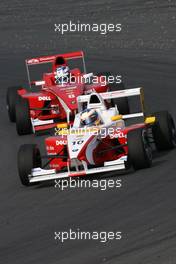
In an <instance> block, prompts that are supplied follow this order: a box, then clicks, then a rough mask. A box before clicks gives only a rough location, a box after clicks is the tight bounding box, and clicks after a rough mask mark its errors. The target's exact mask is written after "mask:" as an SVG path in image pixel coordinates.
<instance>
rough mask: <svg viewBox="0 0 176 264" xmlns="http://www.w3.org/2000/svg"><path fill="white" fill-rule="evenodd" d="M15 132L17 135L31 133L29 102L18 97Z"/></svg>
mask: <svg viewBox="0 0 176 264" xmlns="http://www.w3.org/2000/svg"><path fill="white" fill-rule="evenodd" d="M16 130H17V133H18V135H27V134H31V133H32V124H31V119H30V109H29V102H28V100H27V99H25V98H22V97H19V98H18V100H17V103H16Z"/></svg>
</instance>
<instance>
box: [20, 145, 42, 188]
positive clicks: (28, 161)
mask: <svg viewBox="0 0 176 264" xmlns="http://www.w3.org/2000/svg"><path fill="white" fill-rule="evenodd" d="M41 165H42V162H41V156H40V150H39V148H38V147H37V145H35V144H25V145H22V146H21V147H20V149H19V151H18V172H19V177H20V180H21V183H22V184H23V185H25V186H29V185H31V183H30V181H29V174H30V173H31V171H32V169H33V168H38V167H41Z"/></svg>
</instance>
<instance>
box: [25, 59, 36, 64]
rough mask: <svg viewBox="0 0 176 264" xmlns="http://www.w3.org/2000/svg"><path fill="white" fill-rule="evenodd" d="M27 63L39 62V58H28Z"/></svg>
mask: <svg viewBox="0 0 176 264" xmlns="http://www.w3.org/2000/svg"><path fill="white" fill-rule="evenodd" d="M27 63H28V64H33V63H39V60H38V59H30V60H27Z"/></svg>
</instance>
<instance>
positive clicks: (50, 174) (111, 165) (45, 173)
mask: <svg viewBox="0 0 176 264" xmlns="http://www.w3.org/2000/svg"><path fill="white" fill-rule="evenodd" d="M125 161H127V156H123V157H121V158H119V159H117V160H113V161H108V162H105V163H104V166H103V167H96V168H91V169H88V168H86V167H85V168H84V170H80V171H74V172H73V171H72V172H71V171H69V169H68V171H66V172H59V173H57V172H56V170H55V169H47V170H44V169H41V168H34V169H33V170H32V172H31V174H30V175H29V181H30V182H31V183H32V182H42V181H48V180H55V179H62V178H67V177H82V176H86V175H90V174H97V173H104V172H109V171H116V170H123V169H125V168H126V167H125Z"/></svg>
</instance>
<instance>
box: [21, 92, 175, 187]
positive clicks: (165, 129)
mask: <svg viewBox="0 0 176 264" xmlns="http://www.w3.org/2000/svg"><path fill="white" fill-rule="evenodd" d="M134 96H136V97H137V96H138V97H139V98H140V100H138V101H140V103H139V104H140V107H141V110H140V111H139V112H135V113H131V112H130V114H127V115H121V113H119V110H118V105H116V104H115V106H114V107H111V108H109V109H107V107H106V104H105V101H106V100H111V99H113V100H114V102H115V103H116V102H118V101H116V100H118V99H119V98H122V97H134ZM85 104H86V108H84V107H83V106H85ZM78 110H79V111H78V113H77V114H76V116H75V119H74V123H73V126H72V127H69V128H68V127H67V126H68V124H67V123H65V124H60V125H58V127H57V130H56V135H55V136H51V137H48V138H46V139H45V145H46V152H47V155H44V156H41V154H40V151H39V148H38V147H37V145H33V144H29V145H28V144H27V145H22V146H21V147H20V149H19V152H18V170H19V176H20V179H21V182H22V184H23V185H31V184H32V183H37V182H42V181H47V180H54V179H60V178H65V177H73V176H85V175H90V174H96V173H103V172H109V171H116V170H122V169H123V170H125V169H129V168H130V167H133V168H134V169H135V170H138V169H143V168H148V167H150V166H151V165H152V153H153V145H152V144H153V143H155V146H156V148H157V149H158V150H169V149H172V148H174V147H175V146H176V130H175V124H174V121H173V118H172V116H171V115H170V114H169V113H168V112H167V111H161V112H157V113H154V114H152V115H151V116H147V115H146V111H145V107H144V96H143V89H142V88H134V89H127V90H120V91H115V92H105V93H100V94H97V93H92V94H91V95H83V96H79V97H78ZM138 119H139V120H140V121H139V120H138ZM136 120H138V122H136ZM129 121H130V122H129ZM132 121H133V122H132ZM128 122H129V124H128ZM42 159H47V162H45V163H43V164H42ZM48 165H49V168H47V166H48Z"/></svg>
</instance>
